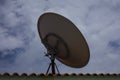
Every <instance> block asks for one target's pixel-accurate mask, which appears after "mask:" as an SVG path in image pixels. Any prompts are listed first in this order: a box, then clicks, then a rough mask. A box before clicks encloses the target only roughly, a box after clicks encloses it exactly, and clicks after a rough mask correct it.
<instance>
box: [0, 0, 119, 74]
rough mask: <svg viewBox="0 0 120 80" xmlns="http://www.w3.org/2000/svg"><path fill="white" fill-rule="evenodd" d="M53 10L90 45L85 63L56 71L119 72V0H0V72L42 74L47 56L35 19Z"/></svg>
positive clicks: (63, 67) (60, 65) (62, 65)
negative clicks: (74, 26) (71, 24)
mask: <svg viewBox="0 0 120 80" xmlns="http://www.w3.org/2000/svg"><path fill="white" fill-rule="evenodd" d="M45 12H54V13H58V14H60V15H63V16H65V17H66V18H68V19H70V20H71V21H72V22H73V23H74V24H75V25H76V26H77V28H78V29H79V30H80V31H81V32H82V34H83V35H84V37H85V38H86V41H87V43H88V45H89V48H90V60H89V63H88V64H87V65H86V66H85V67H83V68H79V69H78V68H77V69H76V68H71V67H69V66H66V65H64V64H62V63H60V62H59V61H57V60H56V64H57V66H58V68H59V71H60V73H120V36H119V35H120V0H74V1H73V0H0V73H1V74H2V73H5V72H8V73H10V74H12V73H14V72H17V73H19V74H22V73H28V74H30V73H36V74H39V73H46V70H47V68H48V65H49V63H50V61H49V59H48V58H47V57H45V56H44V55H45V54H44V52H46V48H45V47H44V45H43V44H42V43H41V40H40V38H39V34H38V30H37V21H38V18H39V16H40V15H41V14H43V13H45Z"/></svg>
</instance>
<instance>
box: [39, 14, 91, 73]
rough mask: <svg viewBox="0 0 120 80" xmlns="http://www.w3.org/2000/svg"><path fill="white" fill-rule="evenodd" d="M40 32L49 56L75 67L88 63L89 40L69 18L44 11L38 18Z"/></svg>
mask: <svg viewBox="0 0 120 80" xmlns="http://www.w3.org/2000/svg"><path fill="white" fill-rule="evenodd" d="M38 32H39V35H40V38H41V41H42V43H43V44H44V45H45V47H46V48H47V51H48V53H47V56H49V55H50V56H51V58H54V59H55V58H56V59H57V60H59V61H60V62H62V63H63V64H65V65H67V66H70V67H73V68H81V67H84V66H85V65H86V64H87V63H88V61H89V57H90V52H89V47H88V45H87V42H86V40H85V38H84V37H83V35H82V33H81V32H80V31H79V30H78V29H77V27H76V26H75V25H74V24H73V23H72V22H71V21H70V20H68V19H67V18H65V17H63V16H61V15H59V14H56V13H52V12H48V13H44V14H42V15H41V16H40V17H39V19H38ZM52 55H53V56H52ZM54 59H53V60H54ZM51 63H52V60H51ZM53 65H54V61H53ZM53 73H55V72H54V71H53Z"/></svg>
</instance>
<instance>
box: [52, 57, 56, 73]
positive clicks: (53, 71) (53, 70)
mask: <svg viewBox="0 0 120 80" xmlns="http://www.w3.org/2000/svg"><path fill="white" fill-rule="evenodd" d="M51 64H52V67H51V70H52V74H55V63H54V59H53V60H51Z"/></svg>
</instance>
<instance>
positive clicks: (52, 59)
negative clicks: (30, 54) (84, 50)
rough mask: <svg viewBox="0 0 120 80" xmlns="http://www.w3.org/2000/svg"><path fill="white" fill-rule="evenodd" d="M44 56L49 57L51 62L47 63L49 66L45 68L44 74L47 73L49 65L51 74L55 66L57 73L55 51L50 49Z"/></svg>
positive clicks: (53, 72)
mask: <svg viewBox="0 0 120 80" xmlns="http://www.w3.org/2000/svg"><path fill="white" fill-rule="evenodd" d="M45 56H48V57H49V59H50V60H51V63H50V64H49V67H48V69H47V72H46V74H48V72H49V69H50V67H51V71H52V74H56V72H55V68H56V69H57V72H58V73H59V70H58V68H57V65H56V63H55V52H54V51H50V52H48V53H47V54H46V55H45Z"/></svg>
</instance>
